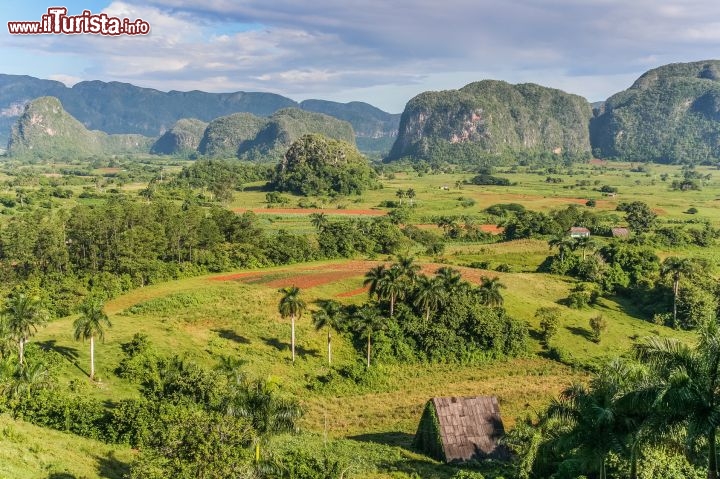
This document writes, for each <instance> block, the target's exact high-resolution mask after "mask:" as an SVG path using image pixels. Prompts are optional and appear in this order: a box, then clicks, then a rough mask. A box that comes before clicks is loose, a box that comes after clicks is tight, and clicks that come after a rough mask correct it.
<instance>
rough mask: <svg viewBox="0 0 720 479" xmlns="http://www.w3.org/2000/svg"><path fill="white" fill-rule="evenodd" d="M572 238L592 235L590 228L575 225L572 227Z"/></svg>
mask: <svg viewBox="0 0 720 479" xmlns="http://www.w3.org/2000/svg"><path fill="white" fill-rule="evenodd" d="M570 237H571V238H588V237H590V230H589V229H587V228H584V227H582V226H573V227H572V228H570Z"/></svg>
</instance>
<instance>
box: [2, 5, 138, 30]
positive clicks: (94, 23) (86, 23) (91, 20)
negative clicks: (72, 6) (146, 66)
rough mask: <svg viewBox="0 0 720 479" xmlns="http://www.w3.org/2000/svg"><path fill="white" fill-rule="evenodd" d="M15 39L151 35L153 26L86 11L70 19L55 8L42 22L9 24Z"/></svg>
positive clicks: (59, 9)
mask: <svg viewBox="0 0 720 479" xmlns="http://www.w3.org/2000/svg"><path fill="white" fill-rule="evenodd" d="M7 23H8V32H10V33H11V34H13V35H40V34H65V35H74V34H83V33H88V34H94V35H147V34H148V33H150V24H149V23H148V22H146V21H144V20H142V19H141V18H138V19H136V20H130V19H127V18H117V17H110V16H108V15H107V14H106V13H100V14H94V13H92V12H90V10H83V12H82V14H80V15H68V14H67V8H65V7H51V8H48V9H47V13H46V14H45V15H43V16H42V18H41V20H40V21H39V22H7Z"/></svg>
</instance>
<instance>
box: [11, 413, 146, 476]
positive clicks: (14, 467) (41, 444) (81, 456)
mask: <svg viewBox="0 0 720 479" xmlns="http://www.w3.org/2000/svg"><path fill="white" fill-rule="evenodd" d="M0 438H1V439H2V440H1V441H0V477H8V478H9V477H12V478H13V479H39V478H56V479H63V478H66V479H67V478H75V477H77V478H81V477H82V478H87V479H90V478H96V477H97V478H100V477H102V478H108V479H110V478H112V479H120V478H122V477H125V474H126V473H127V471H128V467H129V464H130V462H131V461H132V459H133V453H132V452H131V451H130V448H129V447H126V446H120V445H115V446H113V445H108V444H104V443H102V442H100V441H95V440H92V439H86V438H82V437H78V436H76V435H73V434H67V433H63V432H58V431H53V430H51V429H47V428H42V427H38V426H33V425H32V424H29V423H26V422H23V421H15V420H12V419H11V418H10V417H9V416H7V415H5V414H3V415H0Z"/></svg>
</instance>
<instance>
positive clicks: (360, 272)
mask: <svg viewBox="0 0 720 479" xmlns="http://www.w3.org/2000/svg"><path fill="white" fill-rule="evenodd" d="M379 264H383V262H381V261H360V260H357V261H348V262H347V263H341V264H337V263H335V264H327V265H319V266H312V267H309V268H307V269H304V270H298V269H297V268H293V269H290V268H288V269H280V270H273V271H268V272H265V273H263V272H257V271H247V272H242V273H234V274H226V275H221V276H214V277H212V278H209V279H210V280H211V281H234V280H238V279H245V280H248V279H259V280H261V281H260V282H262V278H263V277H265V276H271V275H275V274H277V273H290V272H293V271H294V272H296V275H294V276H292V277H288V278H279V279H274V280H272V281H268V282H267V283H264V284H265V286H268V287H271V288H283V287H286V286H297V287H298V288H302V289H308V288H314V287H317V286H323V285H326V284H329V283H332V282H335V281H341V280H343V279H347V278H353V277H362V276H364V274H365V273H366V272H367V271H368V270H369V269H370V268H372V267H374V266H377V265H379ZM443 266H449V265H443V264H440V263H425V264H422V265H420V271H421V272H422V273H424V274H427V275H432V274H435V272H436V271H437V270H438V269H440V268H442V267H443ZM450 267H452V268H454V269H457V270H458V271H460V273H461V274H462V276H463V278H464V279H466V280H468V281H470V282H473V283H480V280H481V278H482V277H483V276H486V277H494V276H497V274H495V272H493V271H485V270H481V269H475V268H467V267H463V266H450ZM365 292H367V288H364V287H363V288H356V289H353V290H350V291H345V292H342V293H339V294H338V295H336V296H337V297H338V298H349V297H351V296H356V295H358V294H363V293H365Z"/></svg>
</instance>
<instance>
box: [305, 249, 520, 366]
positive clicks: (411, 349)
mask: <svg viewBox="0 0 720 479" xmlns="http://www.w3.org/2000/svg"><path fill="white" fill-rule="evenodd" d="M365 284H366V285H367V286H368V288H369V290H368V292H369V296H370V301H368V302H366V303H364V304H362V305H350V306H342V305H340V304H339V303H337V302H335V301H332V300H327V301H322V302H320V309H319V310H317V311H316V312H314V313H313V318H314V321H315V324H316V326H318V328H323V327H325V328H328V330H329V329H330V328H332V329H334V330H336V331H339V332H341V333H344V334H348V335H350V337H351V339H352V340H353V342H354V344H355V345H356V347H357V348H358V350H359V351H361V352H362V353H364V354H365V355H366V361H367V366H368V367H369V366H370V364H371V362H372V358H376V359H381V360H383V361H389V362H396V361H401V362H415V361H436V362H456V361H458V362H473V361H478V360H483V359H488V358H492V357H512V356H517V355H519V354H522V353H524V352H525V351H526V342H527V340H528V331H527V325H526V324H525V323H524V322H521V321H518V320H515V319H513V318H511V317H510V316H508V315H507V313H506V312H505V309H504V308H503V307H502V305H503V298H502V294H501V289H502V288H504V287H505V286H504V285H503V284H502V283H500V281H499V280H498V279H497V278H493V279H489V278H483V280H482V282H481V284H480V285H479V286H472V285H471V284H470V283H469V282H467V281H464V280H462V278H461V276H460V272H459V271H457V270H454V269H452V268H449V267H445V268H441V269H439V270H438V271H436V273H435V274H434V276H427V275H425V274H421V273H419V266H418V265H417V264H416V263H415V262H414V260H413V258H411V257H405V256H399V257H398V261H397V262H396V263H393V264H391V265H389V266H385V265H379V266H377V267H375V268H373V269H371V270H370V271H368V272H367V274H366V276H365ZM328 334H329V333H328ZM328 341H330V335H328ZM330 357H331V348H330V345H328V361H330Z"/></svg>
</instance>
